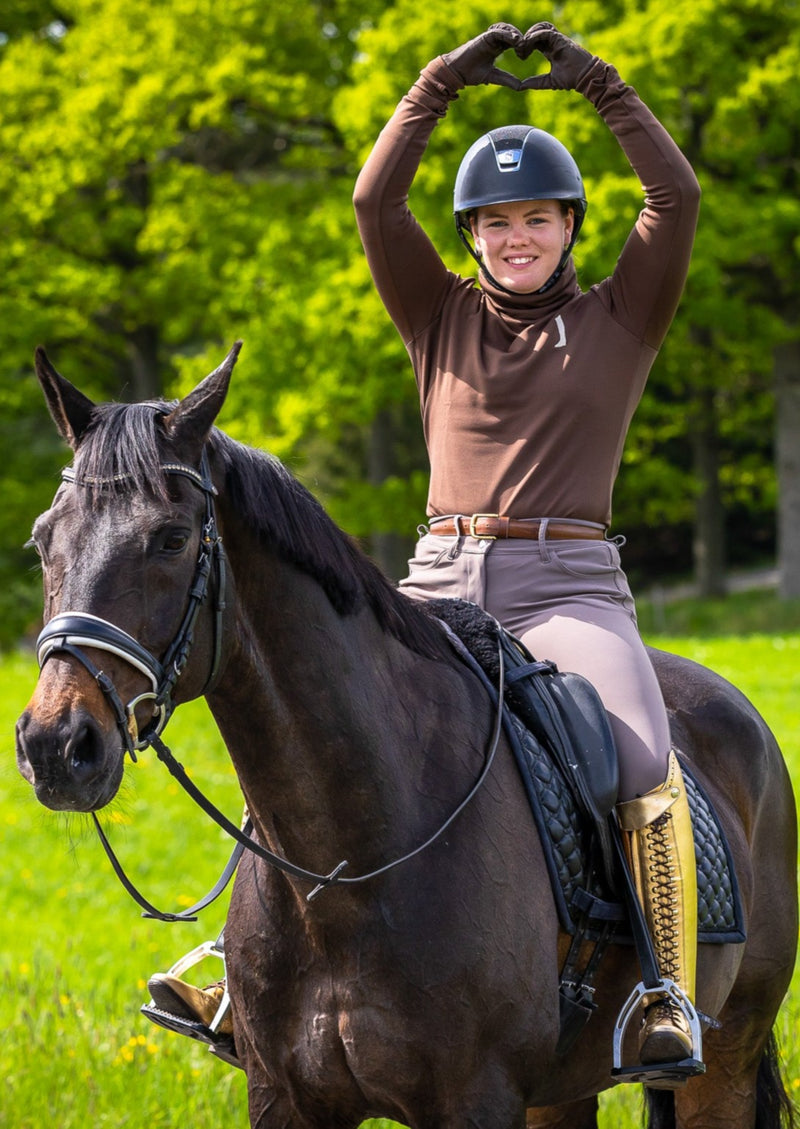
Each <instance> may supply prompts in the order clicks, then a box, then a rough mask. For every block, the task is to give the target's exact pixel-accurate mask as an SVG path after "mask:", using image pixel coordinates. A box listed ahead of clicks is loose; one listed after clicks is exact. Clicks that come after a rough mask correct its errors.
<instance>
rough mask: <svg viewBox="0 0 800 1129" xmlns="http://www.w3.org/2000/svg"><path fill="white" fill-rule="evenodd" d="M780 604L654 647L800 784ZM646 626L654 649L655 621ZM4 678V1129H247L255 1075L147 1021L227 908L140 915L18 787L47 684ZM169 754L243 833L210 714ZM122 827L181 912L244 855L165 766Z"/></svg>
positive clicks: (795, 1062) (608, 1122) (151, 774)
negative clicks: (736, 714) (773, 743)
mask: <svg viewBox="0 0 800 1129" xmlns="http://www.w3.org/2000/svg"><path fill="white" fill-rule="evenodd" d="M770 599H772V601H773V605H774V606H770V607H768V608H767V609H766V610H765V608H764V600H763V599H755V598H750V599H742V600H739V601H738V602H737V601H736V600H734V599H731V600H730V601H727V602H725V604H724V605H722V606H721V607H720V608H719V609H716V610H714V609H713V608H712V609H711V610H709V609H708V607H707V606H702V607H701V606H700V605H690V604H688V603H687V605H686V606H685V607H683V608H682V609H681V608H676V609H675V610H674V613H672V612H670V615H669V616H668V617H667V618H666V619H665V616H664V610H663V609H659V613H658V620H659V624H658V625H659V628H660V629H661V630H662V631H664V630H665V631H666V632H668V634H666V635H660V636H658V637H652V638H651V641H652V642H654V643H656V644H657V645H659V646H663V647H665V648H666V649H668V650H674V651H677V652H680V653H682V654H687V655H689V656H690V657H692V658H694V659H696V660H698V661H700V662H702V663H705V664H707V665H709V666H711V667H713V668H714V669H715V670H717V671H719V672H720V673H721V674H723V675H724V676H725V677H727V678H729V679H730V680H731V681H733V682H734V683H735V684H736V685H738V686H739V687H740V688H741V689H742V690H744V692H745V693H747V694H748V696H749V697H750V698H751V699H752V700H753V702H754V703H755V704H756V706H757V707H758V709H759V710H760V711H761V713H762V714H763V715H764V717H765V718H766V719H767V721H768V722H769V724H770V725H771V726H772V728H773V729H774V731H775V732H776V734H777V735H778V738H779V740H780V742H781V744H782V747H783V749H784V753H785V756H786V759H787V762H788V764H789V766H790V770H791V772H792V775H793V779H794V781H795V782H796V784H797V783H800V695H799V694H798V677H799V676H800V611H799V610H798V608H797V607H795V606H780V605H777V604H775V602H774V598H770ZM756 605H757V606H758V609H759V610H758V611H756ZM642 611H643V614H642V621H643V627H644V630H645V632H647V631H648V626H647V622H648V614H649V613H648V609H647V608H646V607H644V608H643V609H642ZM687 630H688V631H690V632H691V633H690V634H686V633H685V632H686V631H687ZM0 677H2V687H3V691H2V696H1V697H0V733H1V734H2V759H1V760H0V827H2V840H0V842H1V843H2V846H1V847H0V851H1V852H2V862H3V871H4V876H5V881H4V899H3V910H4V914H3V917H4V939H3V942H2V945H0V975H2V996H0V1030H2V1032H3V1036H4V1046H3V1062H4V1073H5V1084H4V1086H3V1095H2V1099H0V1126H2V1127H3V1129H46V1127H52V1129H87V1127H88V1126H92V1127H94V1129H97V1127H100V1126H109V1127H113V1129H121V1127H123V1126H130V1127H136V1129H139V1127H142V1129H144V1127H147V1129H150V1127H166V1126H170V1127H175V1129H188V1127H191V1129H216V1127H218V1126H221V1125H225V1126H229V1127H232V1129H245V1127H246V1125H247V1114H246V1100H245V1087H244V1077H243V1075H242V1074H241V1072H240V1071H236V1070H233V1069H231V1068H230V1067H228V1066H226V1065H224V1064H223V1063H221V1062H219V1061H217V1060H215V1059H213V1058H212V1057H211V1056H210V1055H208V1054H207V1052H206V1050H205V1048H203V1047H202V1046H200V1045H199V1044H196V1043H193V1042H191V1041H190V1040H188V1039H185V1038H182V1037H180V1036H177V1035H171V1034H169V1033H168V1032H166V1031H162V1030H160V1029H158V1028H156V1027H154V1026H152V1024H150V1023H149V1022H147V1021H146V1020H145V1019H144V1018H143V1017H142V1016H140V1015H139V1005H140V1003H142V1002H144V1001H145V999H146V995H147V993H146V987H145V982H146V979H147V976H148V975H149V974H150V973H151V972H153V971H155V970H157V969H164V968H167V967H169V965H170V964H172V963H173V961H174V960H175V959H176V958H177V957H178V956H179V955H180V954H182V953H183V952H184V951H186V950H188V949H189V948H191V947H193V946H194V945H196V944H198V943H199V942H200V941H202V940H205V939H207V938H210V937H213V936H215V935H216V933H217V932H218V931H219V929H220V927H221V925H222V922H223V918H224V904H223V905H222V906H220V908H217V907H212V908H211V909H209V910H206V912H205V914H204V915H202V918H201V920H200V922H198V923H196V924H175V925H165V924H162V923H159V922H153V921H147V920H144V919H142V918H141V917H140V916H139V911H138V909H137V907H136V906H135V905H134V904H133V902H132V901H131V900H130V899H129V897H128V895H127V894H126V893H125V892H124V890H123V889H122V887H121V886H120V885H119V884H118V882H117V880H116V879H115V877H114V876H113V874H112V873H111V871H110V867H109V864H108V863H107V861H106V859H105V856H104V855H103V854H102V851H101V848H100V845H99V843H98V841H97V839H96V836H95V835H94V833H93V831H92V828H91V824H90V822H89V820H88V819H86V818H84V817H65V816H60V815H56V814H53V813H49V812H47V811H45V810H44V809H43V808H41V807H39V805H38V804H37V803H36V802H35V800H34V798H33V794H32V792H31V790H30V788H29V787H28V785H26V784H25V783H24V782H23V781H22V779H21V778H20V777H19V776H18V775H17V773H16V769H15V766H14V752H13V728H14V721H15V719H16V717H17V715H18V713H19V712H20V710H21V709H22V708H23V706H24V704H25V702H26V700H27V698H28V696H29V695H30V692H31V690H32V688H33V685H34V682H35V677H36V675H35V666H34V663H33V661H32V659H31V658H30V657H29V656H26V655H10V656H6V657H5V658H4V659H2V660H0ZM169 739H170V745H171V746H172V747H173V749H174V751H175V753H176V755H177V756H178V758H179V759H180V760H181V762H182V763H183V764H184V765H185V766H186V767H187V768H188V769H189V770H191V772H192V775H193V776H194V777H195V779H196V780H197V781H198V783H200V784H201V786H202V787H204V788H205V789H206V790H207V791H208V792H209V793H210V794H211V795H212V796H213V797H214V798H215V800H216V801H217V802H218V803H219V804H220V805H221V806H222V807H223V808H224V809H225V810H226V811H227V812H228V813H229V814H230V815H231V817H232V818H237V817H238V813H239V811H240V805H241V801H240V797H239V792H238V787H237V783H236V778H235V776H234V774H233V771H232V769H231V767H230V764H229V762H228V760H227V757H226V754H225V751H224V749H223V747H222V744H221V742H220V740H219V737H218V736H217V734H216V731H215V730H214V727H213V723H212V722H211V721H210V719H209V717H208V715H207V713H206V710H205V706H204V705H203V704H202V703H194V704H192V705H191V706H187V707H183V708H182V709H181V710H180V711H179V712H178V714H177V715H176V717H175V718H174V719H173V721H172V722H171V723H170V729H169ZM106 822H107V826H108V828H109V833H110V835H111V836H112V838H113V842H114V844H115V846H116V848H117V849H118V852H119V854H120V855H121V856H122V858H123V862H124V863H125V865H126V866H127V867H128V869H129V871H130V873H131V875H132V877H133V878H134V880H135V881H136V882H137V883H138V884H139V885H140V886H141V887H142V888H143V890H144V892H145V894H146V895H147V896H148V897H149V898H150V899H151V901H154V902H155V903H156V904H157V905H159V906H161V907H162V908H165V909H171V908H174V907H176V906H178V907H182V906H187V905H190V904H191V903H192V902H193V901H194V900H196V898H197V897H198V896H199V895H200V894H202V893H205V891H206V889H207V888H208V887H209V886H210V885H211V883H212V882H213V881H214V880H215V879H216V877H217V874H218V873H219V871H220V870H221V868H222V865H223V863H224V861H225V859H226V858H227V855H228V850H229V848H228V845H227V843H226V842H225V841H224V840H223V837H222V834H221V833H220V832H217V831H216V830H215V829H213V828H212V827H211V826H210V825H209V824H208V822H207V820H206V819H205V818H204V817H203V816H202V814H201V813H200V812H199V811H198V810H197V809H195V808H194V807H193V806H192V804H191V801H190V800H188V798H186V797H185V796H184V795H183V794H182V793H179V789H178V788H177V785H175V784H174V783H173V782H172V780H171V778H170V777H169V776H168V775H167V774H166V770H165V769H164V768H163V767H162V766H161V765H160V764H158V763H157V762H156V761H155V760H154V758H153V757H152V755H151V754H149V753H148V754H145V755H143V756H142V757H141V758H140V763H139V764H138V765H135V766H130V767H129V768H128V769H127V773H126V782H125V784H124V787H123V792H122V794H121V796H120V798H119V799H118V800H117V801H116V803H115V804H114V806H113V810H112V811H111V813H110V815H109V816H108V818H107V821H106ZM218 904H219V903H218ZM216 973H217V968H215V967H212V968H210V969H209V975H216ZM799 988H800V985H798V983H797V976H796V977H795V984H794V986H793V991H792V993H790V996H789V997H788V999H787V1001H786V1004H785V1006H784V1009H783V1012H782V1014H781V1017H780V1022H779V1036H780V1038H781V1041H782V1043H783V1048H784V1058H785V1061H786V1069H787V1077H788V1079H789V1083H790V1086H791V1088H792V1090H793V1091H799V1090H800V1000H799V999H798V989H799ZM798 1096H800V1094H798ZM602 1109H603V1113H602V1118H603V1121H602V1124H603V1125H604V1126H606V1127H607V1129H612V1127H613V1129H629V1127H631V1129H632V1127H633V1126H634V1125H637V1124H638V1123H639V1119H638V1109H639V1099H638V1092H637V1088H632V1089H630V1090H628V1091H626V1092H624V1093H623V1091H622V1090H617V1091H614V1092H613V1093H611V1094H609V1095H606V1096H605V1097H604V1098H603V1100H602ZM379 1125H382V1126H383V1129H388V1126H389V1125H390V1123H388V1122H384V1123H378V1122H373V1123H371V1129H378V1126H379Z"/></svg>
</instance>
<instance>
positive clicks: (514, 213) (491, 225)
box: [470, 200, 574, 294]
mask: <svg viewBox="0 0 800 1129" xmlns="http://www.w3.org/2000/svg"><path fill="white" fill-rule="evenodd" d="M470 222H471V225H472V235H473V238H474V240H475V250H476V251H477V252H478V254H479V255H480V256H481V259H482V261H483V264H484V266H485V267H486V270H487V271H488V272H489V274H490V275H491V276H492V278H494V279H495V281H497V282H499V283H500V285H501V286H503V287H505V289H506V290H512V291H514V293H516V294H531V293H533V292H534V291H536V290H539V289H541V287H542V286H544V284H545V283H546V282H547V280H548V279H549V278H550V276H551V274H552V273H553V271H554V270H556V268H557V267H558V264H559V262H560V261H561V256H562V255H563V253H564V251H565V249H566V248H567V247H568V246H569V243H570V240H571V238H572V228H573V223H574V212H573V210H572V208H568V209H567V210H566V213H565V211H564V209H563V208H562V205H561V203H560V201H558V200H522V201H516V202H514V203H510V204H487V205H485V206H483V207H480V208H477V209H476V210H475V213H474V214H473V216H472V217H471V221H470Z"/></svg>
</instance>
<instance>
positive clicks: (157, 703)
mask: <svg viewBox="0 0 800 1129" xmlns="http://www.w3.org/2000/svg"><path fill="white" fill-rule="evenodd" d="M161 469H162V470H163V471H164V472H165V473H166V474H178V475H183V476H184V477H186V478H188V479H189V480H190V481H191V482H192V483H193V484H194V485H195V486H197V488H198V489H200V490H202V491H203V494H204V496H205V517H204V522H203V533H202V537H201V540H200V549H199V553H198V559H197V564H196V566H195V574H194V578H193V581H192V585H191V588H190V591H189V600H188V605H187V609H186V613H185V615H184V617H183V621H182V622H181V625H180V627H179V628H178V632H177V634H176V636H175V638H174V640H173V641H172V643H171V644H170V646H169V647H168V648H167V651H166V654H165V656H164V658H163V660H159V659H157V658H156V657H155V656H154V655H152V654H151V652H150V651H148V650H147V649H146V648H145V647H143V646H142V645H141V644H140V643H139V642H137V640H136V639H134V638H133V636H131V635H129V634H128V633H127V632H126V631H123V630H122V628H120V627H117V626H116V625H115V624H113V623H110V622H109V621H108V620H105V619H101V618H100V617H99V616H94V615H90V614H88V613H85V612H63V613H60V614H59V615H56V616H54V617H53V618H52V619H51V620H50V621H49V622H48V623H47V624H46V625H45V627H44V628H43V630H42V632H41V633H40V635H39V638H38V640H37V643H36V654H37V659H38V662H39V668H40V669H41V668H42V667H43V666H44V664H45V663H46V662H47V661H48V659H50V658H51V657H52V656H53V655H56V654H61V653H65V654H68V655H71V656H72V657H73V658H75V659H77V660H78V662H80V663H81V664H82V665H83V666H84V667H85V669H86V670H87V671H88V672H89V674H90V675H91V676H92V678H93V679H94V680H95V682H96V683H97V685H98V686H99V688H100V690H101V691H102V693H103V695H104V697H105V699H106V701H107V702H108V704H109V707H110V708H111V711H112V713H113V714H114V718H115V720H116V723H117V729H118V730H119V733H120V736H121V738H122V743H123V746H124V748H125V750H126V751H127V752H128V753H129V754H130V756H131V760H133V761H136V759H137V758H136V751H137V750H142V749H146V748H148V747H150V746H152V747H153V748H154V749H155V751H156V755H157V756H158V759H159V760H160V761H161V762H162V764H164V765H165V766H166V768H167V769H168V771H169V772H170V773H171V775H172V776H173V777H174V779H175V780H177V782H178V783H179V784H180V785H181V787H182V788H183V789H184V791H186V792H187V793H188V795H189V796H190V797H191V798H192V799H193V800H194V801H195V803H196V804H197V805H198V806H199V807H200V808H201V809H202V810H203V811H204V812H205V813H206V815H208V816H210V818H211V819H213V820H214V822H215V823H217V824H218V825H219V826H220V827H221V828H222V830H223V831H225V832H226V833H227V834H228V835H229V836H230V837H231V838H232V839H235V840H236V846H235V847H234V850H233V853H232V855H231V857H230V858H229V860H228V862H227V864H226V866H225V869H224V871H223V873H222V874H221V875H220V877H219V879H218V880H217V882H216V883H215V884H214V886H213V888H212V889H211V890H210V891H209V892H208V893H207V894H206V895H205V896H204V897H203V898H201V899H200V901H198V902H196V903H195V904H194V905H193V906H191V907H190V908H189V909H187V910H184V911H183V912H181V913H170V912H166V911H163V910H159V909H157V908H156V907H155V906H154V905H152V903H150V902H149V901H148V900H147V899H146V898H145V897H144V896H143V895H142V894H141V893H140V892H139V891H138V890H137V888H136V887H135V886H134V884H133V883H132V882H131V880H130V879H129V878H128V876H127V875H126V873H125V871H124V869H123V867H122V865H121V863H120V862H119V859H118V858H117V856H116V854H115V853H114V851H113V849H112V847H111V844H110V842H109V841H108V838H107V836H106V834H105V832H104V831H103V828H102V826H101V824H100V821H99V819H98V818H97V814H96V813H95V812H92V818H93V820H94V823H95V827H96V828H97V833H98V836H99V838H100V842H101V843H102V845H103V848H104V850H105V852H106V854H107V856H108V858H109V861H110V863H111V865H112V867H113V869H114V872H115V874H116V875H117V877H118V878H119V880H120V882H121V883H122V885H123V886H124V887H125V889H126V890H127V892H128V893H129V894H130V895H131V897H132V898H134V900H135V901H136V902H137V903H138V904H139V906H141V908H142V910H143V911H144V912H143V914H142V916H143V917H151V918H156V919H158V920H160V921H196V920H197V917H196V914H197V913H198V912H199V911H200V910H202V909H205V908H206V906H208V905H210V904H211V902H213V901H214V900H215V899H216V898H218V897H219V895H220V894H221V893H222V892H223V890H224V889H225V887H226V886H227V885H228V883H229V881H230V879H231V877H232V876H233V874H234V872H235V870H236V867H237V865H238V862H239V859H240V858H241V856H242V853H243V852H244V851H245V850H249V851H251V852H252V853H253V854H254V855H257V856H258V857H259V858H261V859H264V860H265V861H266V862H268V863H270V864H271V865H272V866H274V867H276V868H277V869H278V870H280V871H282V872H283V873H284V874H287V875H289V876H290V877H292V878H297V879H300V880H301V881H306V882H312V883H314V888H313V889H312V890H311V892H310V893H309V894H307V895H306V901H309V902H310V901H312V900H313V899H314V898H315V897H316V896H317V895H318V894H319V893H320V892H321V891H322V890H324V889H325V888H326V887H328V886H335V885H356V884H358V883H361V882H368V881H369V880H370V879H372V878H377V877H378V876H379V875H382V874H386V873H387V871H390V870H393V869H394V868H395V867H397V866H400V865H401V864H402V863H405V862H409V861H410V860H411V859H413V858H415V857H416V856H417V855H419V854H421V853H422V852H423V851H425V850H426V849H427V848H428V847H430V846H431V845H432V844H433V843H435V842H436V840H437V839H439V838H440V837H441V836H442V835H443V834H444V833H445V831H446V830H447V829H448V828H449V827H450V825H451V824H452V823H453V821H454V820H455V819H456V818H457V816H459V815H460V814H461V812H462V811H463V810H464V808H465V807H466V806H467V805H468V804H469V803H470V801H471V800H472V799H473V798H474V796H475V795H476V794H477V792H478V791H479V789H480V787H481V785H482V784H483V782H484V781H485V779H486V777H487V776H488V774H489V770H490V769H491V767H492V763H493V761H494V757H495V753H496V752H497V747H498V744H499V741H500V734H501V732H502V722H503V699H504V689H505V666H504V660H503V651H502V647H498V658H499V671H500V673H499V686H498V702H497V712H496V716H495V722H494V728H493V731H492V735H491V739H490V742H489V746H488V748H487V752H486V756H485V758H484V764H483V768H482V769H481V772H480V774H479V775H478V778H477V779H476V781H475V783H474V784H473V785H472V787H471V788H470V790H469V792H468V793H467V795H466V796H465V797H464V799H463V800H461V802H460V803H459V804H458V805H457V807H456V808H455V809H454V811H453V812H451V814H450V815H449V816H448V817H447V819H446V820H445V821H444V823H442V824H441V826H440V827H439V828H438V830H437V831H435V832H434V833H433V834H432V835H431V836H429V838H427V839H426V840H425V841H424V842H423V843H420V844H419V846H417V847H415V848H413V849H412V850H410V851H408V852H407V853H406V854H404V855H402V856H401V857H399V858H396V859H394V860H393V861H391V862H388V863H385V864H384V865H383V866H379V867H377V868H376V869H375V870H372V871H369V872H368V873H366V874H359V875H351V876H349V877H344V876H343V871H344V870H345V869H346V867H347V866H348V862H347V860H346V859H345V860H342V862H340V863H339V864H338V865H337V866H335V867H334V868H333V870H332V871H331V872H330V874H316V873H315V872H314V871H311V870H306V869H305V868H304V867H301V866H297V865H296V864H295V863H292V862H290V861H289V860H288V859H285V858H283V857H281V856H280V855H277V854H275V853H274V852H273V851H270V850H269V849H268V848H267V847H264V846H262V845H261V843H259V842H258V841H257V840H256V839H254V838H253V837H252V834H251V832H252V830H253V823H252V820H251V819H249V818H248V821H247V823H246V824H245V826H244V827H243V828H239V827H237V826H236V824H234V823H232V822H231V820H229V819H228V818H227V816H225V815H224V814H223V813H222V812H221V811H220V810H219V808H217V807H216V806H215V805H214V804H213V803H212V802H211V801H210V800H209V799H208V798H207V797H206V796H205V795H204V794H203V793H202V792H201V791H200V789H199V788H198V787H197V786H196V785H195V784H194V783H193V782H192V780H191V779H190V777H189V776H188V774H187V773H186V770H185V769H184V767H183V765H182V764H180V762H179V761H177V760H176V759H175V757H174V756H173V755H172V752H171V751H170V749H169V748H168V747H167V746H166V745H165V744H164V742H163V741H162V740H161V733H162V731H163V730H164V727H165V726H166V724H167V722H168V721H169V718H170V716H171V715H172V712H173V709H174V703H173V694H174V691H175V687H176V685H177V683H178V679H179V678H180V676H181V674H182V672H183V670H184V668H185V666H186V663H187V662H188V659H189V653H190V651H191V647H192V643H193V641H194V627H195V622H196V620H197V616H198V614H199V612H200V608H201V607H202V605H203V604H204V603H205V602H206V600H207V598H208V594H209V589H210V587H211V578H212V576H214V577H215V581H216V582H215V584H214V586H213V587H214V591H215V601H214V645H213V657H212V662H211V669H210V672H209V676H208V678H207V680H206V684H205V687H204V689H203V690H202V691H201V694H205V693H207V692H208V690H209V689H211V688H212V687H213V685H214V683H215V681H216V678H217V675H218V672H219V663H220V655H221V650H222V617H223V613H224V611H225V606H226V605H225V588H226V564H225V560H226V558H225V553H224V550H223V547H222V539H221V538H220V537H219V534H218V532H217V523H216V516H215V512H214V496H215V495H216V493H217V491H216V488H215V486H214V485H213V483H212V481H211V475H210V472H209V467H208V459H207V456H206V453H205V451H204V452H203V456H202V460H201V463H200V471H199V472H198V471H197V470H195V469H194V468H193V467H189V466H185V465H184V464H182V463H165V464H163V465H162V468H161ZM62 478H63V479H64V481H65V482H70V483H74V484H75V485H78V486H95V485H113V484H115V483H117V482H121V481H124V480H125V478H126V476H122V475H120V476H114V477H113V478H109V479H95V478H85V479H79V478H78V477H77V476H76V474H75V471H74V469H73V468H72V467H66V468H65V469H64V470H63V471H62ZM83 647H92V648H94V649H95V650H100V651H106V652H108V653H110V654H112V655H115V656H116V657H117V658H121V659H122V660H123V661H124V662H126V663H128V664H129V665H130V666H132V667H134V668H135V669H136V670H138V671H139V672H140V673H141V674H143V675H144V676H145V677H146V678H147V679H148V680H149V682H150V685H151V689H150V690H149V691H146V692H145V693H143V694H139V695H138V696H137V697H135V698H133V699H132V700H131V701H130V702H128V703H127V705H124V704H123V702H122V699H121V698H120V696H119V693H118V692H117V690H116V688H115V686H114V684H113V682H112V681H111V679H110V678H109V677H108V675H106V674H105V673H104V672H103V671H102V670H100V669H99V668H98V667H97V666H96V665H95V664H94V663H93V662H92V660H91V659H90V658H89V656H88V655H86V654H85V653H84V651H83V650H82V648H83ZM143 701H150V702H152V704H153V705H152V708H153V711H154V713H153V718H152V719H151V721H150V722H149V723H148V725H147V727H146V728H145V729H144V730H143V731H142V732H141V733H140V731H139V727H138V723H137V720H136V714H135V709H136V706H137V705H138V704H139V703H140V702H143Z"/></svg>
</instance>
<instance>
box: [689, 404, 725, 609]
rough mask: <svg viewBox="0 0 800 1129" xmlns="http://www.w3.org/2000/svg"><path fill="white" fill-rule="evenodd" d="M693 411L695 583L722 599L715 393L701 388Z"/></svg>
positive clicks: (702, 592)
mask: <svg viewBox="0 0 800 1129" xmlns="http://www.w3.org/2000/svg"><path fill="white" fill-rule="evenodd" d="M694 408H695V410H694V413H693V420H692V453H693V460H694V473H695V477H696V480H697V483H698V491H697V498H696V501H695V523H694V538H693V545H692V548H693V554H694V573H695V581H696V583H697V590H698V594H699V595H700V596H703V597H719V596H724V595H725V592H726V585H725V565H726V552H725V510H724V507H723V504H722V493H721V490H720V481H719V429H718V425H717V406H716V393H715V390H714V389H713V388H702V389H700V391H699V392H698V393H697V398H696V400H695V404H694Z"/></svg>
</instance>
